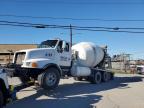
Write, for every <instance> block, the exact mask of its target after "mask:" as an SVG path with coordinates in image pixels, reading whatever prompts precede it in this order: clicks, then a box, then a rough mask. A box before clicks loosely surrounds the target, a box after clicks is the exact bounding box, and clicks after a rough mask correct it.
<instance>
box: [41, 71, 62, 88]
mask: <svg viewBox="0 0 144 108" xmlns="http://www.w3.org/2000/svg"><path fill="white" fill-rule="evenodd" d="M38 80H39V82H40V83H39V84H40V85H41V86H42V87H43V88H44V89H46V90H51V89H54V88H56V87H57V86H58V84H59V81H60V74H59V71H58V69H56V68H48V69H46V70H45V71H44V72H43V73H42V74H41V75H39V77H38Z"/></svg>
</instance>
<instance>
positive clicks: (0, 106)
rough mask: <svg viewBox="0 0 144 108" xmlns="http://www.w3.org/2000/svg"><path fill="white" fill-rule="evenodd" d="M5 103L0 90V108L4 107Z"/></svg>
mask: <svg viewBox="0 0 144 108" xmlns="http://www.w3.org/2000/svg"><path fill="white" fill-rule="evenodd" d="M3 103H4V97H3V93H2V91H1V90H0V108H2V107H3Z"/></svg>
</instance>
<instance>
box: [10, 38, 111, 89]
mask: <svg viewBox="0 0 144 108" xmlns="http://www.w3.org/2000/svg"><path fill="white" fill-rule="evenodd" d="M110 63H111V62H110V57H109V56H108V54H107V51H106V47H99V46H96V45H95V44H94V43H91V42H81V43H77V44H75V45H73V46H72V47H71V44H70V43H69V42H66V41H64V40H61V39H54V40H47V41H43V42H41V44H40V45H38V48H36V49H27V50H21V51H17V52H16V53H15V54H14V58H13V63H12V64H9V65H8V67H9V69H10V70H8V71H9V72H11V73H13V76H18V77H20V78H21V80H22V82H23V83H26V82H27V81H29V80H31V79H34V80H36V81H38V83H39V84H40V86H41V87H43V88H44V89H48V90H50V89H54V88H55V87H57V86H58V84H59V81H60V78H68V77H74V79H75V80H81V81H83V80H85V81H89V82H91V83H94V84H99V83H100V82H102V81H103V82H106V81H108V80H110V79H112V78H113V73H112V72H111V71H110V70H109V69H107V68H108V67H110Z"/></svg>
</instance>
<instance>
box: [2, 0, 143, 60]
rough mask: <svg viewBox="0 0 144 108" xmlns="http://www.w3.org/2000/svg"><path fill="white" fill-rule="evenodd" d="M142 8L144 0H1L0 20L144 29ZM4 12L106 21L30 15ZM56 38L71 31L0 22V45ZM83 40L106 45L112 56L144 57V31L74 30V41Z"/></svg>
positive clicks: (68, 36) (66, 38)
mask: <svg viewBox="0 0 144 108" xmlns="http://www.w3.org/2000/svg"><path fill="white" fill-rule="evenodd" d="M143 11H144V1H143V0H0V21H15V22H27V23H34V24H50V25H53V24H55V25H66V26H69V25H70V24H71V25H72V26H82V27H87V26H90V27H112V28H113V27H119V28H144V14H143ZM2 15H16V16H34V17H55V18H74V19H104V20H70V19H49V18H28V17H12V16H2ZM108 20H109V21H108ZM110 20H142V21H110ZM0 24H1V23H0ZM131 31H134V30H131ZM141 31H142V32H144V30H141ZM57 37H58V38H61V39H64V40H67V41H69V40H70V30H68V29H54V28H53V29H52V28H34V27H33V28H32V27H13V26H4V25H0V44H39V43H40V42H41V41H44V40H47V39H53V38H57ZM81 41H89V42H94V43H95V44H96V45H100V46H103V45H107V46H108V52H109V53H110V55H115V54H121V53H128V54H132V55H131V56H132V58H133V59H144V48H143V46H144V33H141V34H140V33H121V32H116V33H114V32H104V31H84V30H81V31H80V30H73V42H74V43H78V42H81Z"/></svg>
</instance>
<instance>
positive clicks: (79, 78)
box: [74, 77, 83, 81]
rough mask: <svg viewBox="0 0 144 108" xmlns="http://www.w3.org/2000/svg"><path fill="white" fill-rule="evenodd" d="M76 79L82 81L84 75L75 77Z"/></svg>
mask: <svg viewBox="0 0 144 108" xmlns="http://www.w3.org/2000/svg"><path fill="white" fill-rule="evenodd" d="M74 80H76V81H82V80H83V78H82V77H74Z"/></svg>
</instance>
